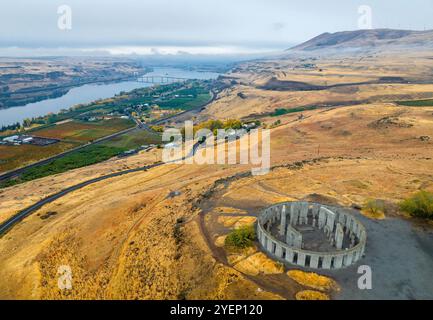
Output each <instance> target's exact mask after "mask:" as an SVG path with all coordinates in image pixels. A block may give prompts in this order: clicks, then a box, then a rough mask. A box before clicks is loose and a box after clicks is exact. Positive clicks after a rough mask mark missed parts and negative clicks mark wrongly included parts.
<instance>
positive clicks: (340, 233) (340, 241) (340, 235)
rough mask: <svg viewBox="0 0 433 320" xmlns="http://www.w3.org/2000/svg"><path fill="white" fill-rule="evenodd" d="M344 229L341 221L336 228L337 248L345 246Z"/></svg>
mask: <svg viewBox="0 0 433 320" xmlns="http://www.w3.org/2000/svg"><path fill="white" fill-rule="evenodd" d="M343 239H344V231H343V227H342V226H341V224H340V223H337V228H336V229H335V247H336V248H337V250H341V249H342V248H343Z"/></svg>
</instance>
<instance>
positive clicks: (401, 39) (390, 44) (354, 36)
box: [289, 29, 433, 51]
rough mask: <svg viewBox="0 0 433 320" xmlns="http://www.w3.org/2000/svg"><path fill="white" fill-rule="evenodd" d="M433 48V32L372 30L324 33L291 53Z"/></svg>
mask: <svg viewBox="0 0 433 320" xmlns="http://www.w3.org/2000/svg"><path fill="white" fill-rule="evenodd" d="M405 47H408V48H413V47H425V48H433V30H429V31H411V30H393V29H372V30H356V31H343V32H336V33H323V34H321V35H319V36H317V37H315V38H313V39H311V40H308V41H307V42H304V43H302V44H300V45H297V46H295V47H293V48H290V49H289V51H292V50H294V51H314V50H323V49H325V50H326V49H327V50H339V49H367V50H368V49H376V48H377V49H385V48H389V49H399V48H405Z"/></svg>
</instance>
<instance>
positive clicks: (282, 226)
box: [280, 205, 287, 237]
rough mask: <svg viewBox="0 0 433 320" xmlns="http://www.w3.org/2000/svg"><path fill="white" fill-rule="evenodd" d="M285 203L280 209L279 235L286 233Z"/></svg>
mask: <svg viewBox="0 0 433 320" xmlns="http://www.w3.org/2000/svg"><path fill="white" fill-rule="evenodd" d="M286 217H287V215H286V205H283V209H282V210H281V224H280V236H283V237H284V235H285V234H286Z"/></svg>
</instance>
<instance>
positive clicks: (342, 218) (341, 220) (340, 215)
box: [338, 210, 346, 226]
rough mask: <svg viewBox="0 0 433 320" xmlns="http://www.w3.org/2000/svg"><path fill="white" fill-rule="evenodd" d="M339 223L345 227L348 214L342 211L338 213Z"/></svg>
mask: <svg viewBox="0 0 433 320" xmlns="http://www.w3.org/2000/svg"><path fill="white" fill-rule="evenodd" d="M338 222H339V223H340V224H341V225H342V226H344V225H345V222H346V214H345V213H344V212H342V211H341V210H339V211H338Z"/></svg>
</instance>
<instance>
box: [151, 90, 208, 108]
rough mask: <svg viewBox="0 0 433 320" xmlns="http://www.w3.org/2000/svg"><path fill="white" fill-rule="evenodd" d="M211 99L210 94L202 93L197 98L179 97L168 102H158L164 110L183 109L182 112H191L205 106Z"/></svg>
mask: <svg viewBox="0 0 433 320" xmlns="http://www.w3.org/2000/svg"><path fill="white" fill-rule="evenodd" d="M210 98H211V95H210V94H209V92H207V93H200V94H198V95H197V96H195V97H179V98H173V99H171V100H168V101H161V102H158V105H159V107H160V108H162V109H181V110H191V109H194V108H197V107H200V106H201V105H204V104H205V103H206V102H208V101H209V100H210Z"/></svg>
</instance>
